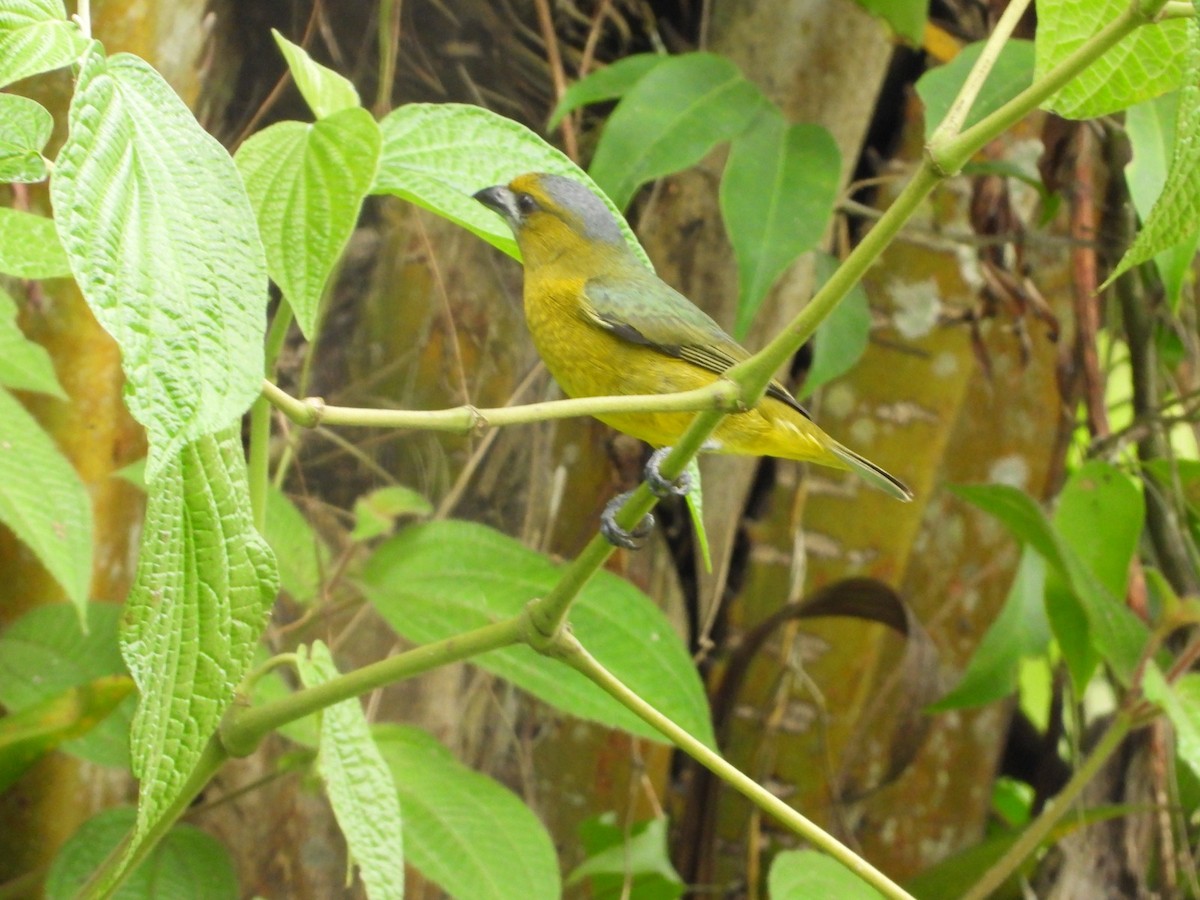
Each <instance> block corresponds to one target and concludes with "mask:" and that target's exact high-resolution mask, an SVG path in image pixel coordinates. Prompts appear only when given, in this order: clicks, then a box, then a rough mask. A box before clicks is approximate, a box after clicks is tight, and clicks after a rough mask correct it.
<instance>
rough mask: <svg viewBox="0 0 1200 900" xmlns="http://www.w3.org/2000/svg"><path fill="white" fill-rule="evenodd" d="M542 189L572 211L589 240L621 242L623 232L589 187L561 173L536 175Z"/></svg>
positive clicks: (610, 212) (623, 241)
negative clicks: (538, 177) (538, 176)
mask: <svg viewBox="0 0 1200 900" xmlns="http://www.w3.org/2000/svg"><path fill="white" fill-rule="evenodd" d="M540 180H541V183H542V188H543V190H545V191H546V193H547V194H549V195H550V197H551V199H553V200H554V202H555V203H556V204H557V205H558V206H561V207H562V208H564V209H566V210H569V211H570V212H573V213H574V214H575V215H576V217H577V218H578V219H579V224H580V225H582V226H583V230H584V233H585V234H586V235H587V236H588V237H590V238H592V240H596V241H603V242H605V243H608V244H624V243H625V235H624V234H622V233H621V226H620V225H618V224H617V219H616V216H614V215H613V212H612V210H611V209H609V208H608V206H607V205H606V204H605V202H604V201H603V200H601V199H600V198H599V197H597V196H596V194H595V193H594V192H593V191H592V189H591V188H589V187H587V186H586V185H584V184H582V183H581V182H578V181H576V180H575V179H574V178H566V177H564V176H562V175H542V176H540Z"/></svg>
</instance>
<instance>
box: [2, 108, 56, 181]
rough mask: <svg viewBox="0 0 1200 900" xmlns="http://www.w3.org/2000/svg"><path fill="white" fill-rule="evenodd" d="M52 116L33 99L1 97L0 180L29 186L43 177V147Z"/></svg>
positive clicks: (44, 172) (47, 136) (44, 168)
mask: <svg viewBox="0 0 1200 900" xmlns="http://www.w3.org/2000/svg"><path fill="white" fill-rule="evenodd" d="M53 130H54V117H53V116H51V115H50V113H49V111H47V109H46V108H45V107H44V106H42V104H40V103H38V102H37V101H36V100H30V99H29V98H28V97H21V96H19V95H17V94H0V181H4V182H13V181H16V182H22V183H25V184H29V183H32V182H35V181H42V180H43V179H44V178H45V177H46V173H47V169H46V160H45V159H43V158H42V148H43V147H45V146H46V141H48V140H50V132H51V131H53Z"/></svg>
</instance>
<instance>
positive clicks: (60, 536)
mask: <svg viewBox="0 0 1200 900" xmlns="http://www.w3.org/2000/svg"><path fill="white" fill-rule="evenodd" d="M0 522H3V523H4V524H5V525H7V526H8V527H9V528H11V529H12V531H13V533H14V534H15V535H16V536H17V537H18V538H20V539H21V542H22V543H24V544H25V546H27V547H29V549H30V550H32V551H33V552H34V555H36V556H37V558H38V560H39V561H40V562H41V564H42V565H43V566H45V567H46V570H47V571H48V572H49V573H50V574H51V575H53V576H54V579H55V580H56V581H57V582H58V583H59V584H60V585H62V588H63V590H64V591H65V592H66V595H67V597H68V598H69V599H70V601H71V602H72V603H73V604H75V607H76V609H77V610H78V612H79V614H80V615H82V614H83V606H84V604H85V603H86V602H87V599H88V585H89V584H90V583H91V578H92V501H91V498H90V497H89V496H88V492H87V490H86V488H84V486H83V482H82V481H80V479H79V476H78V475H77V474H76V473H75V469H74V468H72V466H71V464H70V463H69V462H67V460H66V459H65V458H64V457H63V455H62V454H61V453H59V451H58V448H57V447H56V446H55V445H54V441H53V440H52V439H51V438H50V436H49V435H48V434H46V432H44V431H42V428H41V426H40V425H39V424H38V422H37V420H36V419H35V418H34V417H33V416H31V415H30V414H29V412H28V411H27V410H26V409H25V407H23V406H22V405H21V404H20V403H19V402H17V400H16V398H15V397H13V395H12V394H10V393H9V392H8V391H6V390H4V389H2V388H0Z"/></svg>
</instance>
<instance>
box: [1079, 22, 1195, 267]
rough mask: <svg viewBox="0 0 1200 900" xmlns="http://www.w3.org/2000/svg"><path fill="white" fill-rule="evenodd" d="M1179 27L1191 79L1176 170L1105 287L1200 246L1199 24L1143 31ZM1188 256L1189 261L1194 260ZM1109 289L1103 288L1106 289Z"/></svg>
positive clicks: (1178, 131)
mask: <svg viewBox="0 0 1200 900" xmlns="http://www.w3.org/2000/svg"><path fill="white" fill-rule="evenodd" d="M1175 24H1180V25H1184V26H1185V27H1186V28H1187V34H1188V36H1189V38H1190V43H1189V46H1188V47H1187V50H1186V53H1184V54H1181V55H1183V56H1185V57H1186V59H1187V81H1186V83H1185V85H1184V88H1183V90H1182V91H1180V93H1179V113H1178V119H1177V121H1176V123H1175V146H1174V152H1173V153H1172V156H1171V168H1170V170H1169V171H1168V172H1167V179H1166V183H1165V184H1164V185H1163V187H1162V190H1161V192H1160V193H1159V196H1158V200H1157V201H1156V202H1155V204H1154V207H1153V208H1152V209H1151V210H1150V213H1149V215H1147V216H1145V217H1144V218H1145V221H1144V223H1143V225H1142V229H1141V231H1139V232H1138V235H1137V238H1136V239H1135V240H1134V242H1133V246H1132V247H1130V248H1129V249H1128V250H1127V251H1126V252H1125V255H1124V256H1123V257H1121V261H1120V262H1119V263H1117V267H1116V269H1114V270H1113V273H1112V274H1111V275H1109V276H1108V279H1107V280H1106V281H1105V282H1104V284H1105V285H1108V284H1111V283H1112V281H1113V279H1115V278H1117V277H1119V276H1120V275H1121V274H1122V273H1123V272H1126V271H1128V270H1129V269H1130V268H1132V267H1133V266H1136V265H1138V264H1139V263H1143V262H1145V261H1146V260H1148V259H1151V258H1153V257H1154V256H1156V255H1158V254H1160V253H1162V252H1164V251H1166V250H1168V249H1170V248H1173V247H1177V246H1178V245H1180V244H1182V245H1184V246H1183V248H1182V250H1184V251H1185V252H1186V250H1187V248H1188V247H1191V248H1193V250H1194V248H1195V246H1196V240H1197V235H1200V139H1198V138H1197V135H1198V134H1200V21H1197V20H1196V19H1195V18H1192V19H1188V20H1186V21H1183V22H1175V21H1170V22H1164V23H1163V24H1162V25H1160V26H1155V27H1154V28H1143V29H1140V31H1139V33H1141V32H1142V31H1150V32H1154V31H1158V30H1159V28H1165V27H1166V26H1167V25H1175ZM1190 258H1191V257H1190V256H1189V260H1190ZM1103 286H1104V285H1101V287H1103Z"/></svg>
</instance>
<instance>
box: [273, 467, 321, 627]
mask: <svg viewBox="0 0 1200 900" xmlns="http://www.w3.org/2000/svg"><path fill="white" fill-rule="evenodd" d="M263 537H264V538H266V539H267V543H268V544H269V545H270V546H271V550H272V552H274V554H275V559H276V561H277V562H278V563H279V586H280V587H281V588H282V589H283V590H285V591H287V592H288V593H289V594H290V595H291V596H292V599H293V600H297V601H299V602H301V603H307V602H308V601H311V600H313V599H315V598H316V597H317V595H318V593H319V591H320V590H321V583H322V580H323V578H324V577H325V574H326V573H327V572H328V570H329V547H328V546H327V545H326V543H325V542H324V541H323V540H322V539H321V538H320V536H319V535H318V534H317V533H316V531H314V530H313V527H312V526H311V525H310V524H309V523H308V520H307V519H306V518H304V515H303V514H302V513H301V512H300V510H298V509H296V507H295V505H294V504H293V503H292V501H291V500H289V499H288V498H287V497H286V496H285V495H284V493H283V492H282V491H280V490H278V489H276V488H271V489H269V490H268V491H267V506H266V520H265V527H264V529H263Z"/></svg>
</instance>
